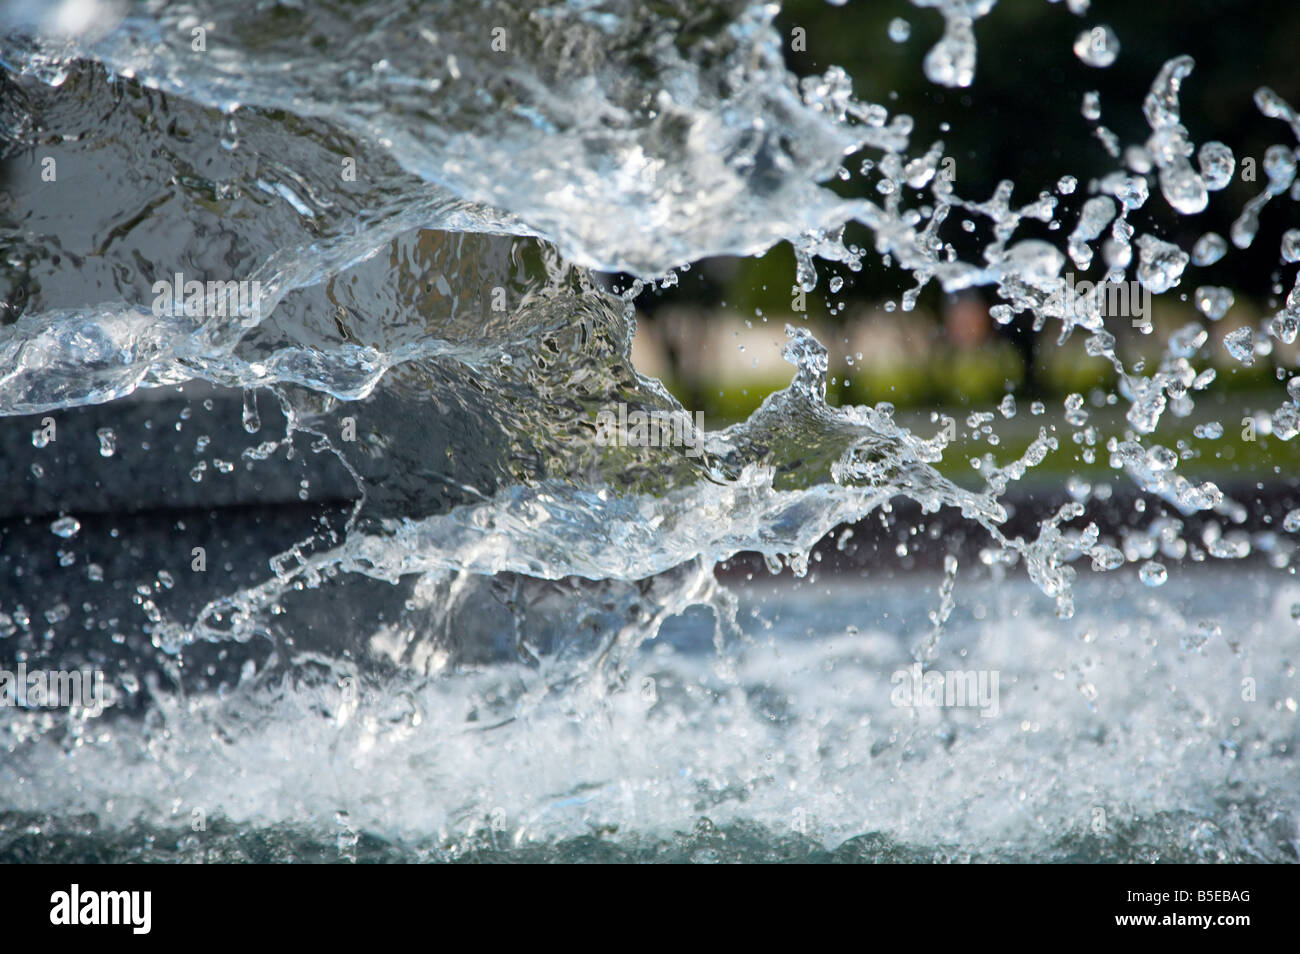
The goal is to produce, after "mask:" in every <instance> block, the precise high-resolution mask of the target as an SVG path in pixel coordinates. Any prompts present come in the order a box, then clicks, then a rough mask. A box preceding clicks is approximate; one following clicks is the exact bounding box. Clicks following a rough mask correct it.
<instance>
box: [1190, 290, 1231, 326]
mask: <svg viewBox="0 0 1300 954" xmlns="http://www.w3.org/2000/svg"><path fill="white" fill-rule="evenodd" d="M1235 301H1236V297H1235V296H1234V295H1233V294H1232V290H1231V289H1229V288H1221V287H1218V286H1216V285H1202V286H1201V287H1200V288H1198V289H1196V310H1197V311H1199V312H1200V313H1201V314H1203V315H1204V316H1205V317H1206V318H1209V319H1210V320H1211V321H1218V320H1219V319H1220V318H1222V317H1223V316H1224V315H1226V314H1227V313H1228V309H1229V308H1231V307H1232V305H1233V303H1234V302H1235Z"/></svg>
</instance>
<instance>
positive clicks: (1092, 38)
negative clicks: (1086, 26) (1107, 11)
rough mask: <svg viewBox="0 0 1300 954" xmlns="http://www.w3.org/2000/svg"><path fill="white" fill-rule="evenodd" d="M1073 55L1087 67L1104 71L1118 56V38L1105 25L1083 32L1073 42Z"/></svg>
mask: <svg viewBox="0 0 1300 954" xmlns="http://www.w3.org/2000/svg"><path fill="white" fill-rule="evenodd" d="M1074 55H1075V56H1077V57H1078V58H1079V59H1081V60H1082V61H1083V62H1084V63H1087V64H1088V65H1089V66H1095V67H1097V68H1098V69H1105V68H1106V67H1107V66H1110V65H1111V64H1112V63H1114V62H1115V58H1116V57H1118V56H1119V37H1117V36H1116V35H1115V31H1114V30H1112V29H1111V28H1110V27H1108V26H1106V25H1105V24H1101V25H1099V26H1095V27H1093V28H1092V29H1091V30H1084V31H1083V32H1082V33H1080V34H1079V36H1078V39H1076V40H1075V41H1074Z"/></svg>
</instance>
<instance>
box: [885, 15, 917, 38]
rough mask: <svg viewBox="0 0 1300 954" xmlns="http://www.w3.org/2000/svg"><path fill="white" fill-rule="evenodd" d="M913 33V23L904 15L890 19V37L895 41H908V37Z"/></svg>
mask: <svg viewBox="0 0 1300 954" xmlns="http://www.w3.org/2000/svg"><path fill="white" fill-rule="evenodd" d="M911 35H912V24H910V23H908V22H907V21H906V20H904V19H903V18H902V17H894V19H892V20H890V21H889V38H890V39H891V40H893V41H894V42H895V43H906V42H907V38H908V37H910V36H911Z"/></svg>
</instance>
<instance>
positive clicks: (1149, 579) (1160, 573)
mask: <svg viewBox="0 0 1300 954" xmlns="http://www.w3.org/2000/svg"><path fill="white" fill-rule="evenodd" d="M1138 578H1139V579H1140V580H1141V581H1142V585H1143V586H1151V587H1156V586H1164V585H1165V580H1167V579H1169V571H1168V570H1166V569H1165V565H1164V564H1163V563H1156V562H1155V561H1153V560H1148V561H1147V562H1146V563H1143V564H1142V566H1141V567H1140V568H1139V569H1138Z"/></svg>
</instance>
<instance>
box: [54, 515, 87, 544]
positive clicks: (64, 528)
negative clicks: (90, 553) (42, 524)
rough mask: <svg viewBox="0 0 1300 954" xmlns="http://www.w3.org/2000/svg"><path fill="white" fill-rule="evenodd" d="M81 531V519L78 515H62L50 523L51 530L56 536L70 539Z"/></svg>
mask: <svg viewBox="0 0 1300 954" xmlns="http://www.w3.org/2000/svg"><path fill="white" fill-rule="evenodd" d="M80 531H81V521H80V520H78V519H77V518H76V517H60V518H59V519H58V520H55V521H54V522H53V523H52V524H50V532H51V533H53V534H54V535H55V536H56V537H62V538H63V539H65V540H70V539H72V538H73V537H75V536H76V535H77V534H78V533H79V532H80Z"/></svg>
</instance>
